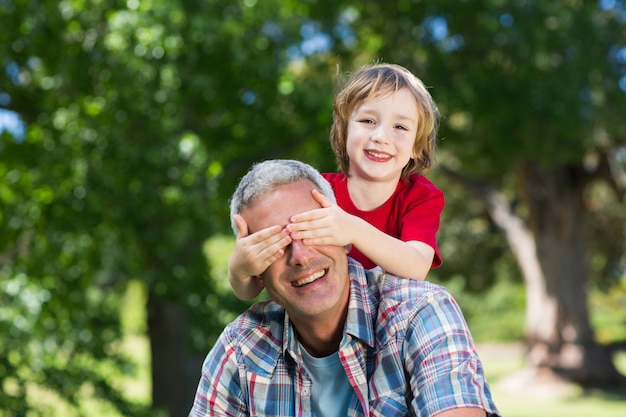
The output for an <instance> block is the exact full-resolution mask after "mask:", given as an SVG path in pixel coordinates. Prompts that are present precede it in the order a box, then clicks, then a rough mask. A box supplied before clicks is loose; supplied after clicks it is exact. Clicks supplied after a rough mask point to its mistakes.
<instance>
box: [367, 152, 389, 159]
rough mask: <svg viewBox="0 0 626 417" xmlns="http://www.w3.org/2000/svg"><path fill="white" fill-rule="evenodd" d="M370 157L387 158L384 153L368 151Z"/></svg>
mask: <svg viewBox="0 0 626 417" xmlns="http://www.w3.org/2000/svg"><path fill="white" fill-rule="evenodd" d="M368 152H369V154H370V155H372V156H374V157H376V158H389V155H387V154H386V153H379V152H373V151H368Z"/></svg>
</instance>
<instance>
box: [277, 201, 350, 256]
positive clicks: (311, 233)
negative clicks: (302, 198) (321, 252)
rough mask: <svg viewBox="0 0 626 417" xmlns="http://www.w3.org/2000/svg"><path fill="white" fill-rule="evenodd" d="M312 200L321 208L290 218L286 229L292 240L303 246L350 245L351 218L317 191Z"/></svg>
mask: <svg viewBox="0 0 626 417" xmlns="http://www.w3.org/2000/svg"><path fill="white" fill-rule="evenodd" d="M312 195H313V198H314V199H315V200H316V201H317V202H318V203H320V205H321V206H322V208H319V209H314V210H309V211H306V212H304V213H300V214H297V215H295V216H293V217H291V219H290V220H291V223H289V224H288V225H287V227H286V229H287V232H289V234H290V235H291V238H292V239H294V240H295V239H301V240H302V241H303V242H304V244H305V245H337V246H345V245H348V244H351V243H352V241H351V240H352V239H351V237H350V236H351V235H350V233H349V229H350V227H349V226H350V223H351V219H352V217H353V216H351V215H350V214H348V213H346V212H345V211H343V210H342V209H341V207H339V206H338V205H336V204H333V203H332V202H331V201H330V200H329V199H328V198H326V197H325V196H324V195H323V194H322V193H320V192H319V191H317V190H313V191H312Z"/></svg>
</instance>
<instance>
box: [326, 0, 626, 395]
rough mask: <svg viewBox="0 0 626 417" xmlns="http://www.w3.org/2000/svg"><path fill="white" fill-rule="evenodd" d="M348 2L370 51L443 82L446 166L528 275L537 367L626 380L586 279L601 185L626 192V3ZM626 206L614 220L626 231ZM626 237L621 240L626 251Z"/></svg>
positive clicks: (362, 51) (576, 377)
mask: <svg viewBox="0 0 626 417" xmlns="http://www.w3.org/2000/svg"><path fill="white" fill-rule="evenodd" d="M343 6H344V11H343V15H350V16H352V21H351V22H350V24H349V25H348V26H349V29H350V31H351V32H352V33H353V36H352V38H351V39H353V40H354V42H355V43H356V44H355V45H350V48H349V49H350V51H352V50H356V51H358V54H357V58H355V59H356V60H357V62H364V61H365V62H366V61H369V60H371V59H372V58H373V57H377V58H380V59H382V60H385V61H391V62H397V63H400V64H404V65H406V66H408V67H409V68H411V69H412V70H414V71H415V72H416V73H417V74H418V75H419V76H420V77H421V78H423V79H424V80H425V82H426V83H427V84H428V85H431V86H433V87H434V89H433V94H434V95H435V98H436V100H437V101H438V103H439V104H440V106H441V109H442V112H443V114H444V116H445V122H446V123H444V128H443V130H442V135H443V136H444V137H445V138H446V139H445V142H443V143H442V148H443V149H442V154H443V156H442V160H443V161H444V162H445V165H444V167H443V169H442V171H445V172H448V173H450V174H451V175H452V177H453V178H455V179H457V180H459V181H461V183H462V184H465V185H466V186H467V187H468V189H472V190H475V191H476V193H477V195H478V196H479V197H480V198H481V199H482V200H483V201H484V203H485V206H486V208H487V211H488V213H489V215H490V216H491V218H492V220H493V222H494V223H495V224H497V225H498V226H499V227H500V228H501V229H502V231H503V232H504V233H505V234H506V235H507V241H508V242H509V245H510V248H511V250H512V252H513V254H514V255H515V256H516V259H517V261H518V264H519V266H520V270H521V271H522V274H523V276H524V279H525V282H526V286H527V303H528V304H527V312H528V313H527V320H526V324H527V327H526V338H527V343H528V348H529V354H528V361H529V364H530V365H531V367H532V368H533V369H535V370H537V371H539V370H543V371H546V370H547V371H548V372H549V373H551V374H558V375H559V376H561V377H563V378H566V379H568V380H573V381H575V382H579V383H582V384H585V385H604V386H611V385H614V384H616V383H620V384H623V382H624V378H623V377H622V376H621V375H620V374H619V373H618V372H617V371H616V369H615V367H614V366H613V363H612V361H611V356H610V352H609V350H608V349H606V348H604V347H602V346H600V345H598V344H597V342H596V341H595V340H594V334H593V330H592V328H591V326H590V323H589V312H588V310H587V294H586V288H587V285H588V280H589V277H590V276H591V275H592V274H593V271H591V270H590V268H589V265H588V262H589V259H590V252H589V246H590V243H591V242H592V238H591V237H590V232H591V231H592V230H593V228H594V227H596V230H597V227H598V225H599V223H598V222H595V223H594V220H595V219H594V217H593V215H592V214H593V213H592V212H591V211H590V210H589V204H590V200H589V199H588V198H587V196H588V191H589V189H590V186H593V185H594V184H596V183H597V182H598V181H606V182H608V183H609V184H610V186H611V187H612V188H613V189H614V190H615V191H616V193H615V195H614V197H613V199H614V201H615V203H614V204H620V205H623V204H624V190H625V187H624V165H623V160H622V161H621V163H620V161H619V159H618V157H617V155H618V154H619V153H620V152H622V153H623V147H624V145H625V143H626V135H625V134H624V133H625V132H626V123H625V121H624V118H623V114H622V113H623V112H622V111H621V110H620V109H623V108H624V104H626V103H625V102H626V88H625V87H624V79H626V78H624V77H625V74H626V60H625V59H624V53H625V52H624V51H626V49H625V46H626V38H625V34H626V31H625V30H624V28H625V26H626V23H625V21H624V18H623V16H624V5H623V4H622V3H621V2H614V3H611V2H606V3H603V2H600V3H593V2H568V3H567V4H565V3H562V2H543V3H537V2H515V1H513V2H492V1H482V2H447V1H439V2H414V3H410V2H403V1H399V2H397V7H396V8H388V7H386V6H387V5H386V4H383V3H382V2H368V3H366V4H361V3H350V4H345V3H344V4H343ZM391 22H393V24H391ZM373 34H375V35H373ZM359 40H360V41H361V42H359ZM337 41H338V42H341V39H337ZM400 45H401V46H402V47H399V46H400ZM505 190H507V191H508V192H509V195H511V197H510V198H507V192H505ZM623 220H624V217H623V216H619V215H618V216H616V217H614V218H613V220H612V221H611V222H610V224H611V225H612V226H614V227H615V228H616V230H615V231H614V232H615V234H614V235H615V236H616V238H617V242H623V241H624V238H623V237H624V232H625V230H624V221H623ZM444 227H445V225H444ZM605 236H606V235H605ZM596 243H597V240H596ZM602 246H605V245H602ZM605 247H606V246H605ZM618 247H620V248H621V250H617V251H613V252H612V253H617V254H619V255H618V256H621V253H623V250H624V246H623V243H621V244H618ZM605 261H606V264H607V266H608V267H605V268H604V269H603V270H604V271H610V267H615V266H619V265H620V262H621V265H622V266H621V268H619V267H618V268H615V270H616V271H620V270H623V259H622V260H621V261H620V259H619V258H615V257H614V258H612V259H606V260H605ZM618 273H619V272H618ZM541 374H542V372H537V374H536V376H539V375H541Z"/></svg>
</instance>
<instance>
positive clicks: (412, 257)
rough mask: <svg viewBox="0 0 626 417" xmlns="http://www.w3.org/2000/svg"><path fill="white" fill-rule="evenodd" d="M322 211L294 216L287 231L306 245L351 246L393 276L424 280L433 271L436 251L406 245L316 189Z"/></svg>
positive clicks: (420, 244)
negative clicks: (348, 211)
mask: <svg viewBox="0 0 626 417" xmlns="http://www.w3.org/2000/svg"><path fill="white" fill-rule="evenodd" d="M313 197H314V198H315V199H316V200H317V201H318V202H319V203H320V204H321V206H322V208H321V209H317V210H311V211H308V212H306V213H301V214H298V215H296V216H294V217H293V218H292V219H291V221H292V222H293V223H291V224H290V225H288V226H287V231H289V232H290V233H291V237H292V238H293V239H303V241H304V243H305V244H307V245H339V246H345V245H348V244H352V245H354V246H356V247H357V248H358V249H359V251H360V252H361V253H362V254H363V255H365V256H367V257H368V258H369V259H370V260H371V261H372V262H374V263H375V264H376V265H378V266H380V267H381V268H383V269H384V270H385V271H387V272H388V273H390V274H393V275H398V276H401V277H405V278H413V279H419V280H423V279H425V278H426V274H428V271H430V266H431V265H432V262H433V257H434V255H435V250H434V249H433V248H432V247H431V246H430V245H428V244H426V243H424V242H419V241H408V242H404V241H402V240H400V239H396V238H395V237H393V236H390V235H388V234H386V233H384V232H382V231H380V230H378V229H377V228H376V227H374V226H372V225H371V224H369V223H368V222H366V221H365V220H363V219H361V218H360V217H357V216H353V215H351V214H348V213H346V212H345V211H343V210H342V209H341V208H340V207H339V206H337V205H336V204H333V203H332V202H331V201H330V200H328V199H327V198H326V197H324V196H323V195H322V194H321V193H319V192H318V191H316V190H314V191H313Z"/></svg>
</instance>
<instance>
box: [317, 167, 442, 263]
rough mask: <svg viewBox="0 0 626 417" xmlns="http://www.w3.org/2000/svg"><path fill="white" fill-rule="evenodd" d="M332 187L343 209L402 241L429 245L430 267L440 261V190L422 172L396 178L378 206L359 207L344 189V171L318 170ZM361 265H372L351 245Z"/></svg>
mask: <svg viewBox="0 0 626 417" xmlns="http://www.w3.org/2000/svg"><path fill="white" fill-rule="evenodd" d="M322 175H323V176H324V178H326V180H327V181H328V182H329V183H330V185H331V186H332V187H333V190H334V191H335V197H336V198H337V204H338V205H339V207H341V208H342V209H343V210H344V211H345V212H346V213H350V214H352V215H354V216H357V217H360V218H362V219H363V220H365V221H366V222H368V223H369V224H371V225H373V226H374V227H376V228H377V229H378V230H381V231H383V232H385V233H386V234H388V235H390V236H393V237H395V238H397V239H400V240H402V241H404V242H407V241H409V240H417V241H420V242H424V243H426V244H428V245H430V246H431V247H432V248H433V249H434V250H435V256H434V257H433V263H432V268H436V267H438V266H439V265H441V255H440V254H439V248H438V247H437V231H438V230H439V218H440V216H441V212H442V211H443V205H444V196H443V192H442V191H441V190H440V189H439V188H437V187H436V186H435V184H433V183H432V182H431V181H429V180H428V179H426V177H424V176H423V175H419V174H413V175H411V176H410V177H409V179H408V180H403V181H400V182H398V187H397V188H396V191H395V192H394V193H393V195H392V196H391V197H390V198H389V200H387V201H386V202H385V204H383V205H382V206H381V207H379V208H377V209H375V210H370V211H362V210H359V209H358V208H357V207H356V206H355V205H354V203H353V202H352V199H351V198H350V193H349V192H348V182H347V181H346V176H345V175H344V174H337V173H326V174H322ZM348 255H349V256H350V257H352V258H354V259H356V260H357V261H359V262H360V263H361V264H362V265H363V266H364V267H365V268H367V269H371V268H373V267H375V266H376V264H374V263H373V262H372V261H370V260H369V259H368V258H367V257H365V255H363V254H362V253H361V252H359V250H358V249H357V248H355V247H354V246H352V250H351V251H350V253H349V254H348Z"/></svg>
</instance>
